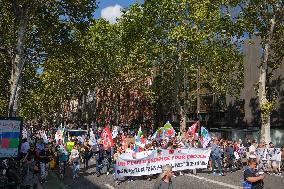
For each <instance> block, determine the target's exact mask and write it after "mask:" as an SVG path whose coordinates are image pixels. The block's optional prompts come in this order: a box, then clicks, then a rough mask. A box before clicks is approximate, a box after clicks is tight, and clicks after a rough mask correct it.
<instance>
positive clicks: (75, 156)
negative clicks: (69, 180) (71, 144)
mask: <svg viewBox="0 0 284 189" xmlns="http://www.w3.org/2000/svg"><path fill="white" fill-rule="evenodd" d="M71 158H72V161H73V162H76V161H78V160H79V151H78V150H76V149H72V151H71Z"/></svg>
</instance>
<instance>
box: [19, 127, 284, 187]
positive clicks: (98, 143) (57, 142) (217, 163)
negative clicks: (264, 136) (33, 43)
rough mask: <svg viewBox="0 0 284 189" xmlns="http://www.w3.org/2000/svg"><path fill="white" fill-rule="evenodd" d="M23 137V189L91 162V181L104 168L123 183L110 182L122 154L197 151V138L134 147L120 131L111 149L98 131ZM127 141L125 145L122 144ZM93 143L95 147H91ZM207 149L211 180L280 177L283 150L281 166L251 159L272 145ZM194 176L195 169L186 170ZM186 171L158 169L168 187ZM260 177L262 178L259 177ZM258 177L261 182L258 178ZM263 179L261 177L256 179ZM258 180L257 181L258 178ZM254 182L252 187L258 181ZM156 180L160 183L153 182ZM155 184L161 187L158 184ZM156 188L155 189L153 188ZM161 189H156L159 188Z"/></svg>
mask: <svg viewBox="0 0 284 189" xmlns="http://www.w3.org/2000/svg"><path fill="white" fill-rule="evenodd" d="M24 130H25V132H24V133H25V134H24V136H23V139H22V143H21V150H20V152H21V153H20V159H21V165H22V170H23V185H24V186H25V187H26V188H32V187H33V186H34V185H35V180H36V178H35V175H36V174H35V173H36V172H38V173H40V174H39V175H40V182H41V183H45V182H46V181H47V176H48V172H49V170H50V169H53V170H55V171H56V172H57V173H58V175H59V177H60V178H61V179H63V178H64V176H65V174H66V170H67V168H68V165H70V167H71V169H72V176H73V179H76V178H78V177H79V176H80V169H83V170H87V169H88V168H89V162H90V160H91V159H94V160H95V166H96V176H97V177H100V175H101V174H103V171H102V170H103V169H104V167H105V168H106V173H105V174H107V175H109V174H113V176H114V179H116V182H117V184H119V183H120V182H122V181H123V180H128V181H129V182H130V181H133V179H134V178H133V177H127V178H124V179H123V180H122V179H117V178H116V175H115V174H116V171H115V164H116V160H117V157H118V156H119V155H120V154H123V153H131V154H135V153H137V152H141V151H148V150H159V149H170V150H171V149H178V148H191V147H193V148H202V147H204V146H203V145H202V140H201V137H197V138H188V137H183V136H185V134H183V133H182V134H181V135H180V136H174V137H170V138H166V139H165V138H164V139H159V140H155V139H153V136H151V135H150V136H148V137H144V136H143V140H144V141H143V143H144V145H139V146H137V145H136V141H135V137H132V136H129V135H127V134H126V133H124V132H123V131H120V132H118V133H117V135H116V137H115V138H113V144H114V145H113V146H111V147H109V148H105V146H104V144H103V139H102V137H101V136H102V130H103V129H100V128H98V129H93V130H92V131H91V132H92V134H93V136H90V134H88V133H86V134H85V135H82V136H67V135H64V134H63V135H62V136H61V137H58V135H56V133H57V130H56V129H49V130H42V129H35V128H34V129H33V130H32V129H30V128H28V127H26V128H25V129H24ZM125 138H126V139H129V140H126V139H125ZM94 139H95V142H94ZM207 147H210V148H211V155H210V160H209V164H208V165H209V166H208V168H209V169H210V170H211V171H212V174H213V175H215V174H216V171H217V170H218V173H219V175H220V176H225V175H226V174H229V173H230V172H233V171H235V170H241V169H243V168H244V167H243V166H244V165H247V166H248V167H251V169H245V181H247V180H248V181H250V182H252V183H253V181H254V180H253V179H252V180H253V181H252V180H251V177H252V175H255V173H254V172H253V171H251V172H248V171H247V170H252V169H255V167H254V166H255V165H256V164H257V167H258V170H261V171H263V172H264V173H267V174H275V175H280V174H281V169H280V168H281V166H283V160H284V148H283V147H282V149H281V150H282V154H281V155H282V164H281V162H279V161H276V160H275V161H274V160H272V161H271V160H266V159H265V158H264V157H263V158H260V157H258V156H257V153H256V152H257V149H258V148H274V146H273V144H272V143H270V144H269V145H266V144H265V143H260V144H257V142H256V141H252V142H249V141H248V142H247V145H245V146H244V145H243V143H242V141H241V140H238V141H230V140H225V139H218V138H212V140H211V142H210V144H209V146H207ZM244 159H247V160H248V161H247V164H246V163H244ZM192 171H193V173H194V174H196V170H192ZM184 172H186V171H177V172H174V173H172V171H171V168H170V167H167V166H165V167H163V169H162V174H163V175H162V177H161V178H163V179H165V180H166V182H168V180H169V178H170V177H176V176H178V175H182V174H184ZM261 176H262V175H261ZM153 177H154V178H156V177H157V175H150V176H149V175H147V176H145V179H148V180H151V179H152V178H153ZM259 178H262V177H259ZM262 179H263V178H262ZM259 180H261V179H259ZM259 180H257V181H256V182H258V181H259ZM159 181H160V180H159ZM159 184H160V185H161V184H162V185H163V184H164V183H159ZM159 184H156V185H155V187H156V188H159V187H158V186H157V185H159ZM160 188H161V187H160Z"/></svg>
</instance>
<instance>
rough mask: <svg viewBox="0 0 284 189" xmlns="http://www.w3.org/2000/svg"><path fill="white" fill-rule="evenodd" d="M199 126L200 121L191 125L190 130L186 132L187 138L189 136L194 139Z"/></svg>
mask: <svg viewBox="0 0 284 189" xmlns="http://www.w3.org/2000/svg"><path fill="white" fill-rule="evenodd" d="M198 124H199V121H197V122H195V123H194V124H192V125H191V127H189V128H188V130H187V132H186V138H188V137H189V136H192V137H194V136H195V131H196V128H197V125H198Z"/></svg>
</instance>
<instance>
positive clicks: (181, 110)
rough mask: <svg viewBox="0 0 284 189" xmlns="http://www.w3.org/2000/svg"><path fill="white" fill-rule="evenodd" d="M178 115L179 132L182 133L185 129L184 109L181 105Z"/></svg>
mask: <svg viewBox="0 0 284 189" xmlns="http://www.w3.org/2000/svg"><path fill="white" fill-rule="evenodd" d="M179 115H180V120H179V125H180V133H183V132H184V131H185V130H186V115H185V111H184V109H183V108H182V107H181V106H179Z"/></svg>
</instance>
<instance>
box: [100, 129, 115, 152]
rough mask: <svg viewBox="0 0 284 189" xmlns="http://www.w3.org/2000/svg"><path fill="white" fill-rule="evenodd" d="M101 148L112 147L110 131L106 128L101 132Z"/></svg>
mask: <svg viewBox="0 0 284 189" xmlns="http://www.w3.org/2000/svg"><path fill="white" fill-rule="evenodd" d="M102 139H103V146H104V148H105V149H107V148H110V147H113V145H114V144H113V140H112V136H111V132H110V129H109V128H108V126H106V127H105V128H104V130H103V132H102Z"/></svg>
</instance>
